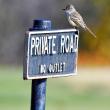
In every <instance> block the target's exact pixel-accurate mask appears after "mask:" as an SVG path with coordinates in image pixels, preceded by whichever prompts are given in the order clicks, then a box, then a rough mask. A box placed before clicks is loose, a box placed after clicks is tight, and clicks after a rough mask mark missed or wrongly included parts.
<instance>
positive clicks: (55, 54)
mask: <svg viewBox="0 0 110 110" xmlns="http://www.w3.org/2000/svg"><path fill="white" fill-rule="evenodd" d="M77 53H78V30H76V29H63V30H50V31H29V32H27V33H26V37H25V52H24V54H25V55H24V67H23V69H24V79H40V78H49V77H60V76H69V75H75V74H76V73H77Z"/></svg>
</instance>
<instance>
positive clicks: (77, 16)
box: [70, 11, 86, 29]
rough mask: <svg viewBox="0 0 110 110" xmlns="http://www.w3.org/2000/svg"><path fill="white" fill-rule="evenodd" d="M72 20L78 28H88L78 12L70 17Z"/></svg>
mask: <svg viewBox="0 0 110 110" xmlns="http://www.w3.org/2000/svg"><path fill="white" fill-rule="evenodd" d="M70 18H71V20H72V21H74V22H75V23H76V24H77V25H78V26H81V27H82V28H83V29H85V28H86V24H85V23H84V20H83V18H82V17H81V15H80V14H79V13H78V12H77V11H76V12H73V13H72V14H71V16H70Z"/></svg>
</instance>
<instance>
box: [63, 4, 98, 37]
mask: <svg viewBox="0 0 110 110" xmlns="http://www.w3.org/2000/svg"><path fill="white" fill-rule="evenodd" d="M63 10H64V11H65V13H66V15H67V19H68V21H69V23H70V24H71V25H72V26H74V27H75V26H77V27H79V26H80V27H81V28H83V29H84V30H88V31H89V32H90V33H91V34H92V35H93V36H94V37H96V35H95V34H94V33H93V32H92V31H91V30H90V29H89V28H88V27H87V25H86V24H85V22H84V20H83V18H82V16H81V15H80V14H79V13H78V12H77V10H76V9H75V8H74V6H73V5H71V4H69V5H67V6H66V8H65V9H63Z"/></svg>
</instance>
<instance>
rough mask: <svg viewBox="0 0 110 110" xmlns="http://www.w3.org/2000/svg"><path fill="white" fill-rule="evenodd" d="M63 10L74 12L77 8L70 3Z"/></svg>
mask: <svg viewBox="0 0 110 110" xmlns="http://www.w3.org/2000/svg"><path fill="white" fill-rule="evenodd" d="M62 10H64V11H65V12H72V11H73V12H74V11H76V10H75V8H74V6H73V5H72V4H68V5H67V6H66V8H65V9H62Z"/></svg>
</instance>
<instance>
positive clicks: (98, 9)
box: [0, 0, 110, 110]
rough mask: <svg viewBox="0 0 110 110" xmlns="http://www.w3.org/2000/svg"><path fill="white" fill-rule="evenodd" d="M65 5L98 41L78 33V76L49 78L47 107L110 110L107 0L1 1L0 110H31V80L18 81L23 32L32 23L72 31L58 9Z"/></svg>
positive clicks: (109, 6)
mask: <svg viewBox="0 0 110 110" xmlns="http://www.w3.org/2000/svg"><path fill="white" fill-rule="evenodd" d="M70 3H72V4H74V6H75V7H76V9H77V10H78V11H79V12H80V13H81V15H82V16H83V18H84V20H85V21H86V23H87V25H88V27H89V28H90V29H91V30H92V31H93V32H94V33H95V34H96V36H97V38H96V39H95V38H93V37H92V36H91V35H90V34H89V33H88V32H84V31H83V30H81V29H80V38H79V54H78V75H77V76H74V77H68V78H56V79H48V83H47V104H46V109H47V110H74V109H75V110H88V109H89V110H93V109H94V110H109V108H110V85H109V84H110V0H0V110H1V109H2V110H29V109H30V98H31V81H23V80H22V73H23V71H22V62H23V51H24V48H23V47H24V35H25V32H26V31H27V30H28V29H29V28H31V27H32V25H33V20H34V19H50V20H51V21H52V28H53V29H63V28H72V27H71V26H70V25H69V23H68V21H67V19H66V16H65V14H64V12H63V11H62V10H61V9H62V8H64V7H65V6H66V5H67V4H70ZM64 91H65V92H64Z"/></svg>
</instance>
